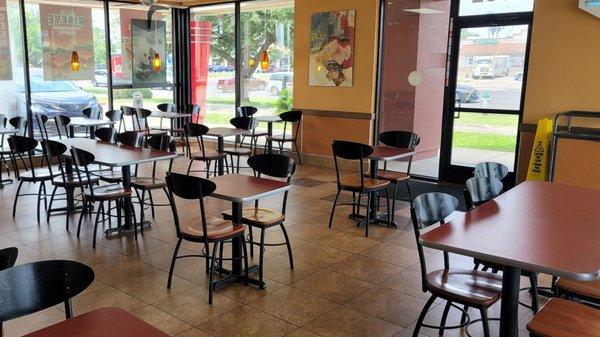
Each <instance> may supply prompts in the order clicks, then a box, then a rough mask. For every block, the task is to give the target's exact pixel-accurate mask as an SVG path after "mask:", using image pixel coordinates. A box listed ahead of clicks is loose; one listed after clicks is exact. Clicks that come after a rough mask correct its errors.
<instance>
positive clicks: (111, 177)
mask: <svg viewBox="0 0 600 337" xmlns="http://www.w3.org/2000/svg"><path fill="white" fill-rule="evenodd" d="M90 175H93V176H94V177H98V178H100V179H101V180H104V181H106V182H109V183H118V182H121V181H122V180H123V173H121V172H120V171H113V170H102V171H94V172H90Z"/></svg>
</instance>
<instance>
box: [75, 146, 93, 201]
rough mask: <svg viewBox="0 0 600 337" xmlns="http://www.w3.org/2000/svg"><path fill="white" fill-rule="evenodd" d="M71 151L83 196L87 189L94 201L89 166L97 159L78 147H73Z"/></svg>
mask: <svg viewBox="0 0 600 337" xmlns="http://www.w3.org/2000/svg"><path fill="white" fill-rule="evenodd" d="M70 151H71V158H72V159H73V164H74V166H75V171H76V173H77V179H78V180H79V185H80V187H81V194H82V195H85V193H84V192H85V190H86V189H87V190H88V191H89V192H90V196H91V198H92V201H93V200H94V186H93V181H92V179H91V174H90V170H89V166H90V165H91V164H93V163H94V160H95V159H96V157H95V156H94V154H93V153H91V152H88V151H85V150H82V149H78V148H76V147H71V150H70Z"/></svg>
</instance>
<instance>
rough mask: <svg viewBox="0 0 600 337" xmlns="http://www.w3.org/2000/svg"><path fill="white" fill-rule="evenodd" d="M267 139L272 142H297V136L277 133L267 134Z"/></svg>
mask: <svg viewBox="0 0 600 337" xmlns="http://www.w3.org/2000/svg"><path fill="white" fill-rule="evenodd" d="M267 141H271V142H295V141H296V138H294V137H290V136H285V135H275V136H271V137H269V136H267Z"/></svg>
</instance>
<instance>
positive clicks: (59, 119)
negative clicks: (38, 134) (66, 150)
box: [54, 115, 71, 138]
mask: <svg viewBox="0 0 600 337" xmlns="http://www.w3.org/2000/svg"><path fill="white" fill-rule="evenodd" d="M54 123H55V124H56V130H57V131H58V138H62V137H63V136H64V137H65V138H69V124H70V123H71V118H70V117H69V116H65V115H55V116H54Z"/></svg>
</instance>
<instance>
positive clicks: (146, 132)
mask: <svg viewBox="0 0 600 337" xmlns="http://www.w3.org/2000/svg"><path fill="white" fill-rule="evenodd" d="M139 133H140V135H141V136H142V137H154V136H161V135H164V134H166V133H167V131H166V130H154V129H151V130H142V131H139Z"/></svg>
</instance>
